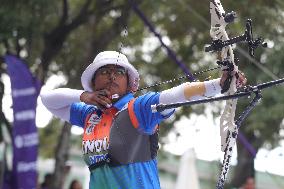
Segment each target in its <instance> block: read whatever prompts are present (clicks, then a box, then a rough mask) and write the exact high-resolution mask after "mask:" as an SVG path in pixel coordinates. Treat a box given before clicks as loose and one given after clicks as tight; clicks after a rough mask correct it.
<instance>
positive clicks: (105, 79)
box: [92, 64, 128, 96]
mask: <svg viewBox="0 0 284 189" xmlns="http://www.w3.org/2000/svg"><path fill="white" fill-rule="evenodd" d="M92 86H93V90H94V91H98V90H103V89H107V90H109V91H110V93H111V94H112V95H113V94H118V95H119V96H123V95H125V94H126V93H127V92H128V74H127V70H126V69H125V68H123V67H121V66H117V65H111V64H110V65H106V66H103V67H101V68H99V69H98V70H97V71H96V73H95V75H94V77H93V80H92Z"/></svg>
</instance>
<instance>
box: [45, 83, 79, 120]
mask: <svg viewBox="0 0 284 189" xmlns="http://www.w3.org/2000/svg"><path fill="white" fill-rule="evenodd" d="M83 92H84V91H82V90H75V89H69V88H60V89H54V90H52V91H48V92H42V93H41V94H40V97H41V100H42V103H43V105H44V106H45V107H46V108H47V109H48V110H49V111H50V112H51V113H52V114H53V115H54V116H56V117H59V118H61V119H63V120H65V121H68V122H69V120H70V108H71V105H72V103H74V102H80V95H81V94H82V93H83Z"/></svg>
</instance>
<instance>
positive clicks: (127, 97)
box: [113, 93, 134, 110]
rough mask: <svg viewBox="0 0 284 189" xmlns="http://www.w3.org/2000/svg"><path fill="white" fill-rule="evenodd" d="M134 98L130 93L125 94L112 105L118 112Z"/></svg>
mask: <svg viewBox="0 0 284 189" xmlns="http://www.w3.org/2000/svg"><path fill="white" fill-rule="evenodd" d="M133 98H134V96H133V94H132V93H127V94H126V95H124V96H123V97H122V98H121V99H119V100H118V101H117V102H116V103H114V105H113V106H114V107H115V108H116V109H118V110H121V109H122V108H123V107H124V105H125V104H127V103H128V102H129V101H130V100H131V99H133Z"/></svg>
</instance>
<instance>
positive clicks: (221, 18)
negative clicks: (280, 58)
mask: <svg viewBox="0 0 284 189" xmlns="http://www.w3.org/2000/svg"><path fill="white" fill-rule="evenodd" d="M210 14H211V29H210V36H211V38H212V39H213V42H212V44H211V45H210V46H207V47H205V51H207V52H208V51H211V50H215V51H219V61H220V62H222V63H225V62H226V65H225V64H224V68H223V69H229V70H228V71H229V74H230V72H233V71H234V72H238V66H237V65H236V64H235V59H234V52H233V49H232V46H231V45H228V46H224V47H223V46H222V45H219V44H222V43H223V42H224V41H229V40H230V39H229V37H228V34H227V32H226V26H227V24H228V23H230V22H232V21H233V20H234V18H235V13H234V12H231V13H230V14H229V15H228V14H227V15H226V14H225V11H224V9H223V7H222V5H221V2H220V1H219V0H211V1H210ZM228 18H230V19H228ZM220 62H219V64H222V63H220ZM229 65H230V66H229ZM226 66H227V68H225V67H226ZM229 67H230V68H229ZM224 85H225V87H226V88H227V92H225V95H232V94H234V93H235V92H237V87H236V75H231V76H230V77H229V78H228V79H227V80H226V82H225V84H224ZM222 92H224V90H222ZM236 106H237V99H229V100H227V101H226V105H225V108H224V111H223V113H222V115H221V118H220V136H221V150H222V151H223V152H225V155H224V160H223V166H222V172H221V175H220V177H219V181H218V183H217V188H223V185H224V182H225V180H226V177H227V173H228V169H229V163H230V157H232V153H233V150H232V148H230V147H231V146H234V145H235V143H236V138H237V137H236V135H237V133H238V129H237V126H236V124H235V111H236Z"/></svg>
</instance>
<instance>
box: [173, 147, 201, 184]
mask: <svg viewBox="0 0 284 189" xmlns="http://www.w3.org/2000/svg"><path fill="white" fill-rule="evenodd" d="M195 159H196V157H195V152H194V149H192V148H191V149H189V150H188V151H186V152H185V153H184V154H183V156H182V157H181V161H180V166H179V171H178V177H177V181H176V186H175V188H176V189H189V188H190V189H200V187H199V180H198V174H197V170H196V162H195Z"/></svg>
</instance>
